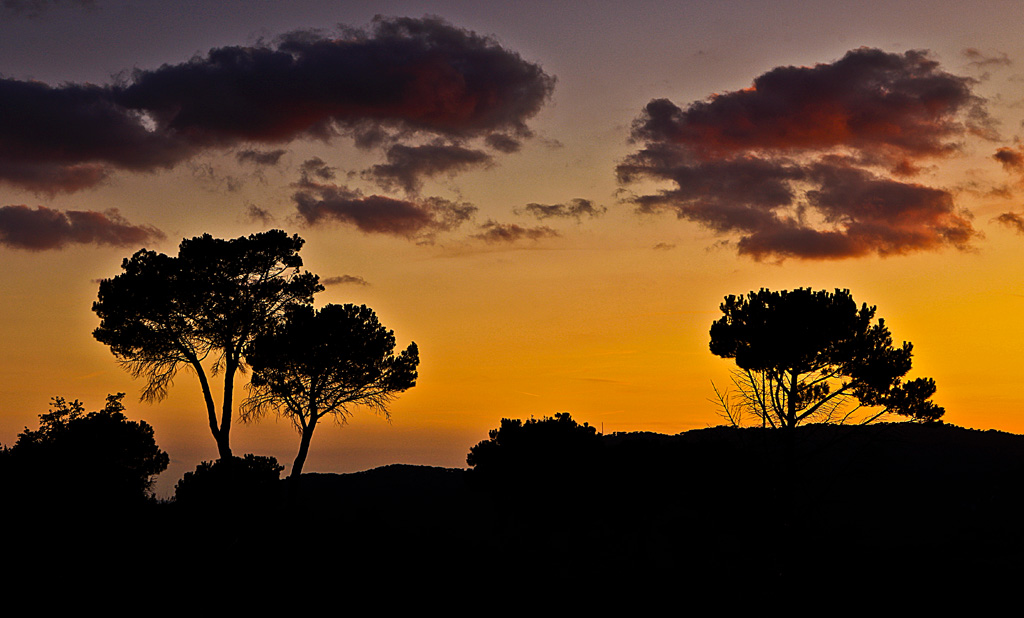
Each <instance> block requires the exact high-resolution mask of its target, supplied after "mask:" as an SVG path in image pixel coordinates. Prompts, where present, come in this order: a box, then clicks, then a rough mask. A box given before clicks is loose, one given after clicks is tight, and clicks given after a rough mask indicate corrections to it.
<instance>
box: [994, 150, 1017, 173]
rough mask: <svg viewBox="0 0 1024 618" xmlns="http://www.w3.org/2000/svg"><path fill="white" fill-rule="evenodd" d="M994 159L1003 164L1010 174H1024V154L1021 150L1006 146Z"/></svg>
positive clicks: (997, 152)
mask: <svg viewBox="0 0 1024 618" xmlns="http://www.w3.org/2000/svg"><path fill="white" fill-rule="evenodd" d="M992 158H993V159H995V160H996V161H999V162H1000V163H1002V165H1003V168H1004V169H1005V170H1006V171H1008V172H1024V152H1021V149H1020V148H1010V147H1007V146H1004V147H1002V148H999V149H998V150H996V153H995V154H994V155H992Z"/></svg>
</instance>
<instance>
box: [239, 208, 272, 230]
mask: <svg viewBox="0 0 1024 618" xmlns="http://www.w3.org/2000/svg"><path fill="white" fill-rule="evenodd" d="M245 216H246V218H247V219H248V220H249V221H252V222H254V223H262V224H264V225H267V224H270V223H273V222H274V215H273V214H271V213H270V211H269V210H267V209H266V208H260V207H259V206H257V205H256V204H249V205H248V206H247V207H246V209H245Z"/></svg>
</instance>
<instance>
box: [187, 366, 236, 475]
mask: <svg viewBox="0 0 1024 618" xmlns="http://www.w3.org/2000/svg"><path fill="white" fill-rule="evenodd" d="M190 363H191V365H192V368H193V369H194V370H195V372H196V375H197V376H199V385H200V386H202V387H203V400H204V401H205V402H206V415H207V417H208V418H209V421H210V432H211V433H213V439H214V440H215V441H216V442H217V456H218V457H220V458H221V459H230V458H231V447H230V446H229V445H228V434H227V432H225V431H221V429H220V427H218V426H217V404H216V403H214V401H213V392H212V391H211V390H210V381H209V380H207V379H206V371H204V370H203V366H202V364H201V363H200V362H199V361H198V360H191V361H190Z"/></svg>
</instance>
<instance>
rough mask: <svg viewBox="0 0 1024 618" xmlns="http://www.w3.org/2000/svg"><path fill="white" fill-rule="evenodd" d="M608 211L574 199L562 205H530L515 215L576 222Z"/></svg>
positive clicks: (579, 199)
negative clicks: (569, 219) (573, 220)
mask: <svg viewBox="0 0 1024 618" xmlns="http://www.w3.org/2000/svg"><path fill="white" fill-rule="evenodd" d="M607 210H608V209H607V208H605V207H604V206H598V205H595V204H594V202H592V201H590V200H585V199H583V198H574V199H571V200H569V201H568V202H566V203H564V204H536V203H530V204H527V205H526V206H524V207H522V208H517V209H516V210H515V212H516V214H528V215H532V216H534V217H536V218H538V219H552V218H561V219H565V218H573V219H576V220H577V221H579V220H581V219H582V218H583V217H591V218H593V217H599V216H601V215H603V214H604V213H605V212H606V211H607Z"/></svg>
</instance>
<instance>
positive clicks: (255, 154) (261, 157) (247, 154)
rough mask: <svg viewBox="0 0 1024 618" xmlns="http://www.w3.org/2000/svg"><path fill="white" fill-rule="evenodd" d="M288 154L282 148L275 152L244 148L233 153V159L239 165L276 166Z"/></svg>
mask: <svg viewBox="0 0 1024 618" xmlns="http://www.w3.org/2000/svg"><path fill="white" fill-rule="evenodd" d="M286 152H288V151H287V150H285V149H283V148H278V149H276V150H258V149H256V148H245V149H243V150H239V151H238V152H236V153H235V159H236V160H237V161H238V162H239V163H251V164H253V165H277V164H278V162H279V161H280V160H281V157H283V156H284V154H285V153H286Z"/></svg>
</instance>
